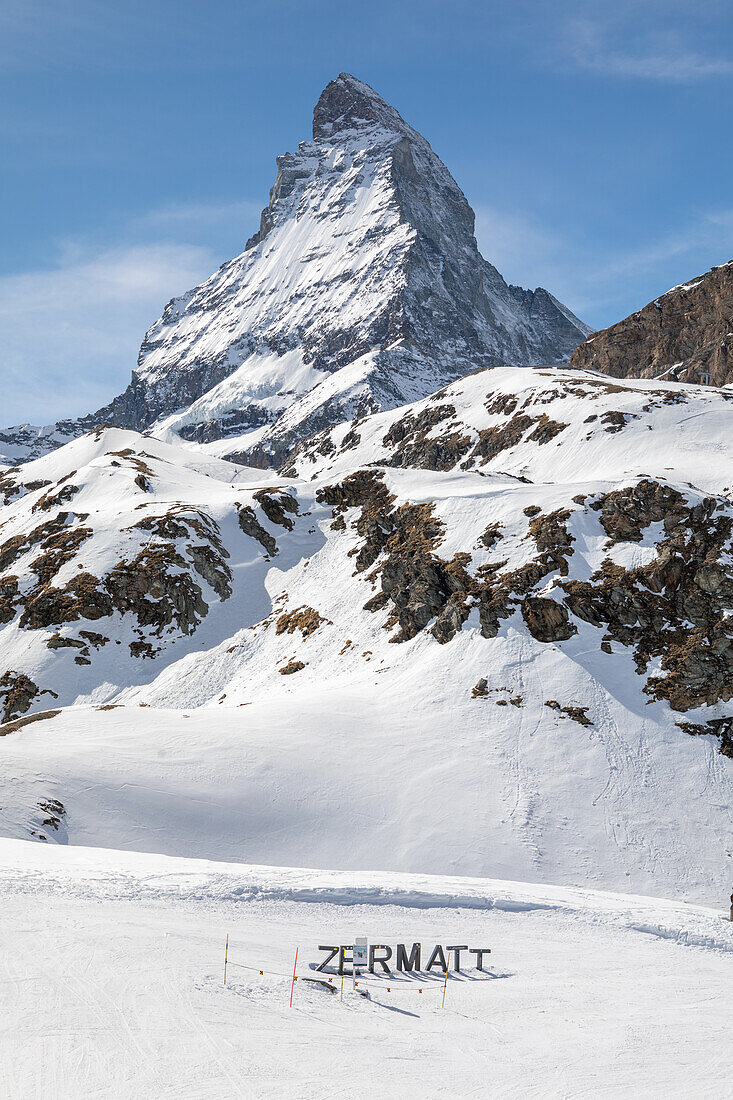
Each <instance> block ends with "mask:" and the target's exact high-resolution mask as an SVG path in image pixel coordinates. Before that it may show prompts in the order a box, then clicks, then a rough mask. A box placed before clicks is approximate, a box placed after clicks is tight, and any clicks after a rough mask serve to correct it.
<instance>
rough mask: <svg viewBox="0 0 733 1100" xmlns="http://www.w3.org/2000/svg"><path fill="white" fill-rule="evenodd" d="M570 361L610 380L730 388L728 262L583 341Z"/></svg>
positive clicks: (732, 335)
mask: <svg viewBox="0 0 733 1100" xmlns="http://www.w3.org/2000/svg"><path fill="white" fill-rule="evenodd" d="M570 361H571V363H572V364H573V366H577V367H590V368H592V369H594V370H600V371H603V372H604V373H605V374H611V375H613V376H614V377H615V378H630V377H633V378H668V379H672V380H677V381H680V382H701V383H704V384H706V385H712V386H725V385H728V383H730V382H733V261H731V262H730V263H727V264H723V265H722V266H721V267H714V268H712V269H711V270H710V271H708V272H706V273H705V274H704V275H701V276H700V277H699V278H697V279H693V280H692V281H691V282H689V283H684V284H683V285H681V286H676V287H673V288H672V289H671V290H668V291H667V293H666V294H662V295H661V297H659V298H655V300H654V301H653V302H650V303H649V304H648V305H646V306H644V308H643V309H640V310H637V312H636V313H632V314H631V316H629V317H626V318H624V320H623V321H618V322H617V323H616V324H615V325H611V326H610V328H607V329H603V331H602V332H596V333H594V334H593V335H592V336H589V337H588V339H587V340H586V341H585V342H584V343H582V344H580V345H579V346H578V347H577V348H576V349H575V351H574V352H573V354H572V356H571V359H570Z"/></svg>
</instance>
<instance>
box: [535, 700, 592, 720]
mask: <svg viewBox="0 0 733 1100" xmlns="http://www.w3.org/2000/svg"><path fill="white" fill-rule="evenodd" d="M545 706H546V707H549V708H550V710H556V711H557V712H558V714H560V715H561V716H562V717H563V718H571V719H572V720H573V722H577V723H578V725H579V726H592V725H593V723H592V722H591V720H590V718H589V717H588V707H563V706H561V705H560V703H558V702H557V700H556V699H546V700H545Z"/></svg>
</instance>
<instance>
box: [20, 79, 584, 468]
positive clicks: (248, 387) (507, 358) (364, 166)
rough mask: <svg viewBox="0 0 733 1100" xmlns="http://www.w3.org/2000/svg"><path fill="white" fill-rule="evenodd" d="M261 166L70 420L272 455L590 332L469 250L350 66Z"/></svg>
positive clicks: (267, 461) (553, 352) (254, 455)
mask: <svg viewBox="0 0 733 1100" xmlns="http://www.w3.org/2000/svg"><path fill="white" fill-rule="evenodd" d="M277 166H278V172H277V178H276V180H275V183H274V186H273V188H272V190H271V193H270V202H269V204H268V205H267V207H266V208H265V210H264V211H263V212H262V217H261V221H260V228H259V230H258V231H257V232H256V233H255V234H254V236H253V237H251V238H250V240H249V241H248V242H247V244H246V247H245V250H244V252H243V253H242V254H241V255H240V256H237V257H236V258H235V259H233V260H231V261H230V262H229V263H226V264H224V265H223V266H222V267H221V268H220V269H219V271H217V272H216V273H215V274H214V275H213V276H212V277H211V278H210V279H209V280H208V281H207V282H205V283H203V284H202V285H201V286H198V287H196V288H195V289H193V290H191V291H189V292H188V293H186V294H184V295H182V296H181V297H179V298H175V299H173V300H172V301H171V302H169V303H168V305H167V306H166V309H165V311H164V313H163V316H162V317H161V318H160V320H159V321H157V322H156V323H155V324H154V325H153V326H152V328H151V329H150V330H149V332H148V333H147V334H146V336H145V339H144V341H143V344H142V347H141V349H140V355H139V359H138V368H137V370H136V371H134V373H133V377H132V381H131V384H130V386H129V387H128V389H127V390H126V391H125V392H124V393H123V394H122V395H121V396H120V397H118V398H117V399H115V400H114V401H113V402H112V403H111V404H110V405H109V406H107V407H106V408H104V409H101V410H99V412H98V413H96V414H94V415H93V416H92V417H89V418H84V420H83V421H80V428H79V430H80V431H81V430H83V429H88V428H89V427H90V426H91V424H92V423H95V422H97V423H98V422H100V421H111V422H113V423H115V424H118V425H121V426H124V427H128V428H134V429H137V430H141V429H149V428H151V426H153V425H155V430H156V431H159V432H165V431H166V430H171V431H173V432H175V433H177V434H179V435H181V436H183V437H184V438H185V439H191V440H196V441H207V442H209V441H213V440H217V439H221V440H223V441H224V442H223V443H222V451H221V453H236V454H238V455H239V456H240V457H246V459H247V460H248V461H250V462H252V463H254V464H257V465H273V464H277V463H278V462H280V461H281V460H282V458H283V457H284V456H285V455H287V454H288V453H289V452H290V451H291V450H292V448H293V446H294V445H295V444H297V443H298V442H299V441H300V440H302V439H303V438H305V437H307V436H309V435H311V434H312V433H313V432H315V431H318V430H321V429H323V428H325V427H328V426H330V425H332V424H335V423H337V422H339V421H342V420H344V419H346V418H351V417H353V416H354V415H359V414H362V413H368V412H373V411H376V410H378V409H389V408H394V407H396V406H398V405H401V404H404V403H405V402H408V401H413V400H417V399H419V398H421V397H424V396H426V395H427V394H428V393H430V392H432V391H433V390H435V389H437V388H439V387H440V386H443V385H445V384H446V383H448V382H450V381H451V380H453V379H455V378H457V377H459V376H461V375H463V374H466V373H468V372H470V371H472V370H475V369H477V368H481V367H489V366H498V365H501V364H514V365H530V364H539V363H553V362H561V361H563V360H566V359H567V358H568V356H569V355H570V353H571V352H572V350H573V349H574V348H575V347H576V345H577V344H578V343H579V342H580V341H581V340H582V339H583V338H584V337H585V336H586V335H587V333H588V332H589V331H590V330H589V329H588V328H587V327H586V326H585V325H583V324H582V322H580V321H579V320H578V319H577V318H576V317H574V316H573V314H572V313H571V312H570V311H569V310H568V309H566V308H565V307H564V306H563V305H562V304H561V303H559V302H558V301H557V300H556V299H555V298H553V296H552V295H551V294H549V293H548V292H547V291H546V290H543V289H542V288H538V289H537V290H535V291H529V290H523V289H522V288H520V287H516V286H510V285H508V284H507V283H506V282H505V280H504V279H503V278H502V276H501V275H500V274H499V272H498V271H497V270H496V268H495V267H493V266H492V265H491V264H490V263H488V262H487V261H486V260H484V259H483V257H482V256H481V254H480V253H479V251H478V247H477V245H476V240H475V237H474V214H473V211H472V210H471V208H470V206H469V205H468V202H467V201H466V198H465V196H464V195H463V193H462V191H461V190H460V188H459V187H458V185H457V184H456V183H455V181H454V180H453V178H452V176H451V175H450V173H449V171H448V170H447V168H446V167H445V165H444V164H443V163H442V162H441V161H440V159H439V158H438V157H437V156H436V154H435V153H434V152H433V150H432V149H431V147H430V145H429V144H428V142H427V141H426V140H425V139H424V138H423V137H422V136H421V135H420V134H418V133H417V132H416V131H415V130H413V129H412V128H411V127H410V126H409V125H408V124H407V123H406V122H404V121H403V119H402V118H401V117H400V115H399V114H398V113H397V111H396V110H395V109H394V108H393V107H391V106H390V105H389V104H388V103H386V102H385V101H384V100H383V99H382V98H381V97H380V96H379V95H377V93H376V92H374V91H373V90H372V89H371V88H370V87H369V86H368V85H367V84H364V83H362V82H361V81H360V80H357V79H355V78H354V77H352V76H348V75H346V74H344V73H342V74H341V75H340V76H338V77H337V79H336V80H333V81H332V82H331V83H330V84H329V85H328V86H327V87H326V88H325V90H324V91H323V93H322V95H321V97H320V99H319V100H318V103H317V104H316V107H315V111H314V117H313V140H312V141H308V142H303V143H301V145H300V146H299V147H298V151H297V152H296V153H285V154H284V155H283V156H280V157H278V158H277ZM25 434H26V436H28V435H29V434H30V435H32V430H30V429H28V428H26V429H25ZM5 435H6V438H7V437H8V436H12V433H7V432H6V433H5ZM52 438H54V436H53V434H50V435H49V434H48V433H47V434H45V435H41V436H39V437H38V441H37V443H36V450H30V451H28V452H27V453H28V454H31V455H32V454H34V453H42V450H43V448H44V446H47V445H48V440H49V439H52ZM66 438H68V436H66ZM6 446H7V444H6ZM0 450H2V448H1V447H0Z"/></svg>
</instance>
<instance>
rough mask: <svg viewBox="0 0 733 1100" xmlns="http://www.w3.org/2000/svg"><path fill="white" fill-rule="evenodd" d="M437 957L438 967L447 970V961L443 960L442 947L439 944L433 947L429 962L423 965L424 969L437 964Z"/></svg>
mask: <svg viewBox="0 0 733 1100" xmlns="http://www.w3.org/2000/svg"><path fill="white" fill-rule="evenodd" d="M438 959H439V960H440V969H441V970H444V971H445V970H447V969H448V963H447V962H446V961H445V955H444V954H443V948H442V947H441V946H440V944H438V945H437V947H435V948H434V950H433V953H432V955H431V956H430V962H429V963H428V965H427V966H426V967H425V969H426V970H430V969H431V967H433V966H437V964H438Z"/></svg>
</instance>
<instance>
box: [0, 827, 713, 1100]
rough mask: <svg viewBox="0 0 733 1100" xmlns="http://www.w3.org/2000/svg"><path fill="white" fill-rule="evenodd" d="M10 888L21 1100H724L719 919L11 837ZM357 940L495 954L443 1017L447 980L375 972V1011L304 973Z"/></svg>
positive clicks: (593, 896)
mask: <svg viewBox="0 0 733 1100" xmlns="http://www.w3.org/2000/svg"><path fill="white" fill-rule="evenodd" d="M0 896H1V897H2V908H3V920H2V922H0V959H2V967H1V969H2V973H1V975H0V1012H1V1013H2V1019H3V1021H4V1023H3V1027H2V1030H1V1031H0V1092H1V1093H2V1095H3V1097H7V1098H8V1100H28V1098H31V1097H39V1096H47V1097H53V1098H54V1100H91V1098H98V1097H109V1096H114V1097H115V1098H119V1100H133V1098H134V1100H161V1098H166V1100H167V1098H168V1097H181V1098H190V1100H202V1098H207V1097H210V1098H211V1100H226V1098H229V1097H231V1098H232V1100H233V1098H234V1097H237V1098H239V1097H252V1098H256V1100H260V1098H267V1097H273V1098H278V1100H279V1098H281V1097H284V1096H287V1097H289V1098H290V1097H292V1098H293V1100H325V1098H326V1097H330V1096H332V1095H333V1094H334V1092H335V1091H337V1090H338V1091H339V1092H341V1093H342V1094H344V1095H348V1096H362V1095H367V1094H368V1095H371V1096H379V1097H385V1098H387V1100H393V1098H395V1100H396V1098H400V1100H410V1098H412V1097H415V1098H425V1097H427V1098H429V1100H433V1098H438V1097H446V1096H450V1097H460V1098H464V1097H465V1098H468V1097H472V1096H513V1097H514V1096H516V1097H532V1098H540V1097H548V1098H558V1097H563V1098H576V1097H577V1098H580V1097H587V1096H593V1097H606V1098H608V1100H624V1098H627V1100H632V1098H634V1100H635V1098H637V1097H639V1096H644V1097H645V1098H649V1100H667V1098H668V1097H670V1096H674V1097H688V1098H691V1097H700V1098H702V1097H714V1098H716V1100H722V1098H725V1097H730V1096H731V1087H730V1079H731V1059H730V1043H729V1030H730V1022H729V1019H728V1013H727V1011H726V1004H727V1002H728V1001H729V991H730V980H731V967H732V966H733V932H732V931H731V925H730V924H729V923H727V922H726V921H725V920H724V919H723V915H724V914H723V913H722V912H720V911H716V910H715V909H702V908H699V907H696V906H691V905H685V904H683V903H680V902H678V901H649V900H647V899H643V898H639V897H634V896H624V895H618V894H602V893H597V892H593V891H587V890H569V889H559V888H551V887H538V886H533V885H529V884H526V885H525V884H518V883H514V882H510V881H507V882H500V881H491V880H480V879H467V880H461V879H456V878H445V877H439V878H431V877H430V876H425V875H420V876H407V875H387V874H377V873H368V874H365V873H351V874H349V873H339V872H333V871H330V872H327V871H308V870H291V869H288V868H268V867H258V866H254V867H243V866H238V865H232V864H221V863H220V864H217V863H207V862H204V861H196V860H191V859H170V858H166V857H163V856H146V855H140V854H127V853H119V852H114V851H102V850H93V851H92V850H89V849H83V848H76V849H72V848H58V847H53V848H51V847H48V848H44V847H42V846H39V845H30V844H28V843H27V842H22V841H10V840H2V841H0ZM227 935H228V936H229V955H228V967H227V971H228V972H227V984H226V986H225V985H224V947H225V940H226V936H227ZM358 935H365V936H367V938H368V939H369V942H370V943H384V944H395V943H397V942H406V943H407V944H408V945H409V944H411V943H413V942H415V941H419V942H421V943H422V944H424V945H427V944H429V945H431V946H432V945H433V944H443V945H448V944H455V943H463V944H468V945H471V946H480V947H489V948H490V949H491V955H490V956H489V957H488V959H486V958H485V959H484V970H483V972H479V971H477V970H476V969H475V968H472V967H471V966H470V965H469V966H468V967H467V968H466V969H463V970H462V973H461V974H460V976H459V975H456V974H454V973H453V972H452V971H451V972H450V973H449V977H448V981H447V983H446V985H445V1007H442V1006H443V986H444V976H443V974H442V972H440V970H438V971H436V970H433V971H432V972H431V973H430V974H424V973H423V974H421V975H419V976H415V975H406V974H401V975H398V974H392V976H391V977H387V976H386V975H385V976H381V977H380V976H378V975H374V976H370V975H365V976H363V977H365V979H366V980H360V987H361V989H362V991H368V993H369V997H368V999H367V998H364V997H361V996H360V995H359V993H358V991H357V992H355V991H354V990H353V989H352V988H351V979H350V977H349V976H347V977H345V980H344V993H343V1000H342V999H341V993H340V980H339V978H338V976H337V975H334V974H333V972H331V976H332V978H333V981H332V982H331V987H332V988H335V989H336V992H335V993H332V994H329V993H328V992H327V991H326V990H325V989H324V987H323V986H321V985H318V986H317V985H315V984H313V983H309V982H306V981H305V980H304V979H306V978H311V977H313V976H316V975H315V974H314V971H313V970H312V969H311V965H310V964H312V963H317V962H320V961H321V960H322V959H323V957H324V956H323V954H322V953H321V952H319V951H318V950H317V948H318V945H319V944H323V943H336V944H338V943H343V944H351V943H353V942H354V938H355V937H356V936H358ZM296 948H297V949H298V964H297V976H298V981H297V982H296V983H295V986H294V989H293V1004H292V1008H291V1007H290V993H291V986H292V975H293V970H294V961H295V951H296ZM468 958H469V960H470V958H471V957H470V956H469V957H468ZM462 960H463V967H466V954H465V953H464V954H463V956H462ZM423 965H424V964H423ZM260 970H263V971H264V972H265V973H263V974H260V973H259V971H260ZM317 976H318V977H326V981H327V976H324V975H317ZM420 989H422V991H423V992H422V993H420V992H418V991H419V990H420Z"/></svg>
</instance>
